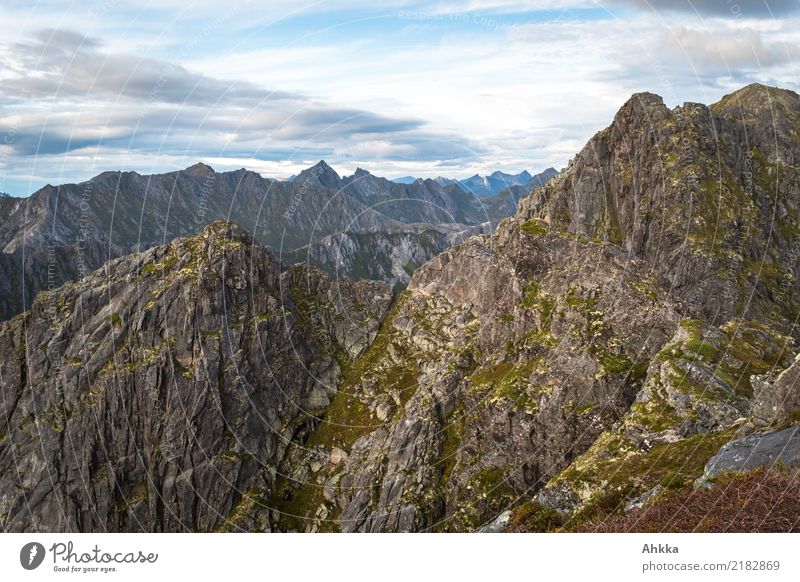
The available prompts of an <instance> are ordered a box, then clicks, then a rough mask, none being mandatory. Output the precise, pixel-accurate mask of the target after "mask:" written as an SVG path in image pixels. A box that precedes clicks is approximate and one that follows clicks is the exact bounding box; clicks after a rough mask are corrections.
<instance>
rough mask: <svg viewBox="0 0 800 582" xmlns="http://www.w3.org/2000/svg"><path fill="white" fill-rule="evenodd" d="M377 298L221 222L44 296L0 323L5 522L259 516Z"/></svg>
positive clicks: (99, 523)
mask: <svg viewBox="0 0 800 582" xmlns="http://www.w3.org/2000/svg"><path fill="white" fill-rule="evenodd" d="M389 300H390V293H389V290H388V288H386V287H385V286H382V285H381V284H379V283H370V282H361V283H350V282H348V281H342V282H340V283H339V284H338V285H334V284H332V283H331V282H330V281H329V280H328V279H327V277H325V276H324V275H322V274H321V273H319V272H317V271H315V270H313V269H301V268H295V269H287V268H285V267H282V266H281V265H280V264H279V263H278V262H277V261H276V260H275V259H274V258H273V257H272V256H271V255H270V254H269V253H268V252H266V251H264V250H263V249H262V248H261V247H259V246H257V245H255V243H254V241H253V239H252V238H251V237H250V236H249V235H248V234H246V233H245V232H244V231H243V230H241V229H239V228H238V227H234V226H230V225H228V224H225V223H214V224H212V225H211V226H209V227H207V228H206V229H205V230H204V231H203V233H202V234H200V235H198V236H196V237H191V238H188V239H179V240H177V241H175V242H173V243H172V244H170V245H168V246H166V247H157V248H154V249H151V250H149V251H147V252H145V253H142V254H139V255H132V256H128V257H125V258H122V259H118V260H116V261H113V262H111V263H109V264H108V266H107V268H106V269H104V270H102V271H98V272H96V273H94V274H93V275H92V276H90V277H88V278H86V279H83V280H81V281H80V282H78V283H76V284H70V285H67V286H65V287H63V288H60V289H58V290H57V291H54V292H52V293H47V294H41V295H40V296H39V297H38V298H37V301H36V303H35V304H34V307H33V309H32V310H31V311H30V312H28V313H25V314H24V315H21V316H18V317H16V318H14V319H13V320H11V321H9V322H5V323H3V324H0V338H1V339H0V342H2V350H1V352H2V356H0V357H1V358H2V361H0V382H1V383H2V392H3V399H2V402H3V404H2V408H0V426H3V429H4V430H3V433H2V437H3V438H2V442H1V444H0V467H2V470H0V518H2V520H3V525H4V529H6V530H42V531H70V530H71V531H127V530H133V531H136V530H145V531H184V530H189V531H194V530H199V531H213V530H218V529H237V528H247V529H269V525H270V521H269V516H268V511H267V509H266V508H265V507H264V506H263V505H261V504H259V500H260V499H263V498H264V497H265V496H268V495H269V491H270V490H271V487H272V484H273V482H274V480H275V468H276V465H277V463H278V461H279V460H280V459H281V458H282V456H283V453H284V451H285V449H286V446H287V443H288V442H289V441H290V440H291V439H292V437H293V436H294V434H295V433H296V432H297V431H299V430H302V427H303V426H305V425H306V424H311V425H313V423H314V422H315V420H314V418H315V417H314V415H315V414H317V413H319V412H320V411H321V410H323V409H324V408H325V407H326V406H327V404H328V403H329V399H330V397H331V396H332V395H333V394H334V393H335V391H336V385H337V383H338V379H339V375H340V365H341V363H344V362H346V361H348V360H349V359H351V358H353V357H355V356H357V355H358V353H359V352H360V351H361V350H363V348H364V347H365V346H366V345H367V344H368V343H369V341H370V339H371V338H372V337H373V336H374V334H375V333H376V331H377V326H378V322H379V321H380V319H381V318H382V316H383V314H384V313H385V311H386V309H387V307H388V304H389Z"/></svg>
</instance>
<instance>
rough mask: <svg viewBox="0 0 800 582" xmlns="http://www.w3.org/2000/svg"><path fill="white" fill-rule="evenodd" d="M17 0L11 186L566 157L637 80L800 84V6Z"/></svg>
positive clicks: (664, 1)
mask: <svg viewBox="0 0 800 582" xmlns="http://www.w3.org/2000/svg"><path fill="white" fill-rule="evenodd" d="M0 6H2V7H1V8H0V39H2V40H0V61H2V67H0V133H2V135H3V138H2V139H0V191H5V192H8V193H11V194H14V195H27V194H29V193H31V192H33V191H35V190H37V189H38V188H40V187H41V186H43V185H44V184H47V183H51V184H58V183H63V182H74V181H81V180H85V179H88V178H90V177H92V176H94V175H96V174H98V173H100V172H102V171H105V170H110V169H123V170H135V171H138V172H141V173H151V172H160V171H170V170H174V169H177V168H182V167H186V166H189V165H191V164H193V163H195V162H196V161H199V160H202V161H205V162H206V163H209V164H210V165H212V166H213V167H214V168H215V169H217V170H228V169H235V168H239V167H247V168H249V169H252V170H255V171H258V172H261V173H262V174H264V175H267V176H274V177H287V176H289V175H291V174H295V173H297V172H298V171H299V170H300V169H302V168H304V167H307V166H309V165H312V164H313V163H315V162H316V161H318V160H319V159H325V160H326V161H328V162H329V163H330V164H331V165H333V166H334V167H335V168H336V169H337V170H339V172H340V173H342V174H348V173H351V172H352V171H354V170H355V168H356V167H363V168H366V169H368V170H370V171H371V172H373V173H375V174H379V175H385V176H388V177H397V176H402V175H409V174H410V175H415V176H437V175H446V176H451V177H466V176H468V175H471V174H474V173H476V172H477V173H489V172H491V171H494V170H496V169H500V170H503V171H509V172H519V171H521V170H523V169H528V170H530V171H540V170H541V169H544V168H545V167H548V166H555V167H557V168H560V167H562V166H564V165H565V164H566V163H567V161H568V160H569V159H570V158H571V157H572V156H573V155H574V154H575V153H576V152H577V151H578V150H579V149H580V148H581V147H582V146H583V144H584V143H585V141H586V140H587V139H588V138H589V137H590V136H591V135H592V134H593V133H594V132H596V131H598V130H599V129H601V128H603V127H604V126H606V125H608V123H609V122H610V120H611V118H612V117H613V115H614V113H615V111H616V110H617V108H618V107H619V106H620V105H621V104H622V103H623V102H624V101H625V100H626V99H627V98H628V97H629V96H630V94H631V93H634V92H637V91H652V92H655V93H658V94H660V95H662V96H663V97H664V98H665V101H666V102H667V104H669V105H671V106H674V105H678V104H680V103H682V102H684V101H700V102H706V103H709V102H713V101H715V100H717V99H718V98H719V97H721V96H722V95H724V94H725V93H727V92H730V91H731V90H734V89H736V88H738V87H740V86H742V85H744V84H747V83H749V82H752V81H760V82H765V83H769V84H774V85H780V86H783V87H787V88H790V89H797V87H798V63H800V26H798V25H799V24H800V18H798V14H800V13H798V11H797V8H799V7H800V0H769V1H767V2H765V1H764V0H758V1H745V0H695V1H694V2H689V0H650V1H646V0H606V1H604V2H594V1H592V0H528V1H519V0H443V1H441V2H435V3H420V2H413V1H405V0H389V2H383V3H381V6H380V8H376V7H375V3H373V2H366V1H363V0H340V1H325V0H317V1H305V0H300V2H297V1H296V0H295V1H290V0H271V1H268V2H255V1H247V0H229V1H227V2H225V3H220V2H212V1H211V0H198V1H195V2H192V1H191V0H187V1H183V2H178V1H177V0H166V1H161V2H151V3H144V4H142V3H141V2H133V1H130V0H93V1H89V2H79V1H73V2H56V1H39V2H33V3H32V2H30V1H27V2H4V3H2V4H1V5H0Z"/></svg>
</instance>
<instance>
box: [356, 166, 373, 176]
mask: <svg viewBox="0 0 800 582" xmlns="http://www.w3.org/2000/svg"><path fill="white" fill-rule="evenodd" d="M367 176H372V174H371V173H370V172H368V171H367V170H365V169H364V168H356V171H355V172H354V173H353V177H354V178H366V177H367Z"/></svg>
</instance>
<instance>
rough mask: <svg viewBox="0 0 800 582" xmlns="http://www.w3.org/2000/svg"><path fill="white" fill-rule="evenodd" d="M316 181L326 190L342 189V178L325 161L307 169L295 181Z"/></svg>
mask: <svg viewBox="0 0 800 582" xmlns="http://www.w3.org/2000/svg"><path fill="white" fill-rule="evenodd" d="M309 180H311V181H314V182H317V183H319V184H320V185H322V186H324V187H326V188H337V189H338V188H340V187H341V185H342V178H341V177H340V176H339V174H338V173H336V170H334V169H333V168H332V167H330V166H329V165H328V163H327V162H326V161H325V160H320V161H319V162H317V163H316V164H314V165H313V166H311V167H310V168H306V169H305V170H303V171H302V172H300V173H299V174H298V175H297V178H295V181H302V182H306V181H309Z"/></svg>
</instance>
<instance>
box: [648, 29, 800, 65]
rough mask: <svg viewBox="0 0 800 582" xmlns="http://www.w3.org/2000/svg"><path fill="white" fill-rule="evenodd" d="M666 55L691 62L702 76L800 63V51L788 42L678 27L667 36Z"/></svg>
mask: <svg viewBox="0 0 800 582" xmlns="http://www.w3.org/2000/svg"><path fill="white" fill-rule="evenodd" d="M662 43H663V46H664V49H665V51H666V53H667V54H668V55H669V56H671V57H672V58H674V59H676V60H682V61H684V62H686V61H688V62H689V63H690V64H691V65H692V67H693V68H694V69H695V70H696V71H697V72H699V73H703V74H714V73H726V72H735V73H737V74H742V73H743V72H745V71H753V70H755V71H760V70H762V69H765V68H768V67H773V66H776V65H783V64H791V63H794V62H797V61H798V60H800V48H798V47H797V46H796V45H794V44H790V43H787V42H764V40H763V39H762V37H761V36H760V35H759V34H758V33H756V32H755V31H752V30H741V31H735V32H734V31H731V32H722V31H718V32H714V33H709V32H708V31H700V30H693V29H689V28H686V27H675V28H672V29H670V30H668V31H667V32H665V33H664V35H663V36H662Z"/></svg>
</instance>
